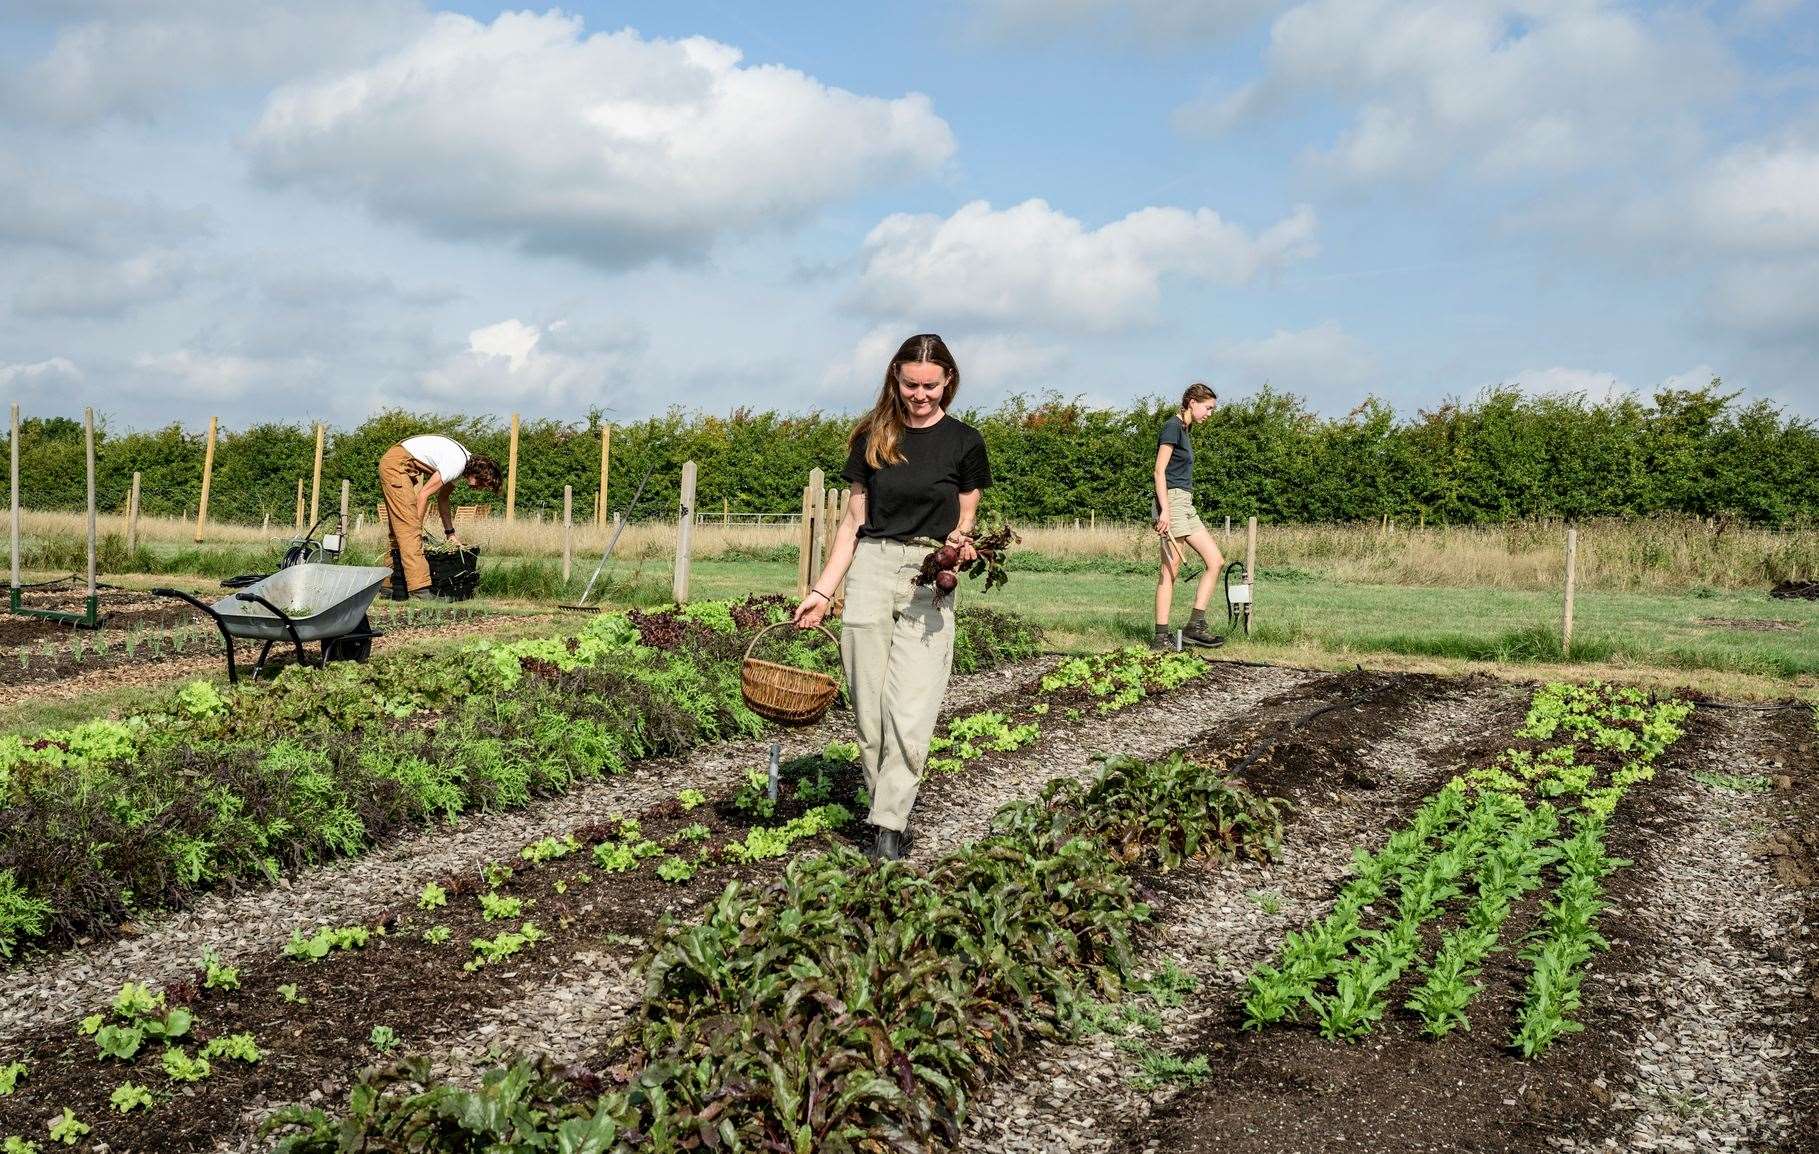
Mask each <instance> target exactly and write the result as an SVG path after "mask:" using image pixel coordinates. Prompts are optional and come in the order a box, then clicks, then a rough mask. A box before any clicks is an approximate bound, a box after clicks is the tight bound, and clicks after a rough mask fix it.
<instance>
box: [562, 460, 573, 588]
mask: <svg viewBox="0 0 1819 1154" xmlns="http://www.w3.org/2000/svg"><path fill="white" fill-rule="evenodd" d="M574 563H575V487H574V486H573V485H564V486H562V583H563V584H564V585H567V584H568V575H569V570H570V569H571V568H572V567H573V566H574Z"/></svg>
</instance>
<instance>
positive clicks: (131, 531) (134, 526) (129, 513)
mask: <svg viewBox="0 0 1819 1154" xmlns="http://www.w3.org/2000/svg"><path fill="white" fill-rule="evenodd" d="M126 551H127V552H128V553H136V552H138V551H139V470H137V469H134V470H133V487H132V490H131V491H130V492H128V493H127V496H126Z"/></svg>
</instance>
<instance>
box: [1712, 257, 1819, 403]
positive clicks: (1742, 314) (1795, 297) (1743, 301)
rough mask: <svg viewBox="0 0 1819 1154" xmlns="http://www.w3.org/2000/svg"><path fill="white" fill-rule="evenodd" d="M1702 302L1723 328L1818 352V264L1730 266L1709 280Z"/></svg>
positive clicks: (1786, 262)
mask: <svg viewBox="0 0 1819 1154" xmlns="http://www.w3.org/2000/svg"><path fill="white" fill-rule="evenodd" d="M1705 303H1706V308H1707V310H1708V312H1709V314H1710V316H1711V317H1712V319H1713V320H1715V321H1717V322H1718V323H1719V324H1720V325H1722V326H1724V327H1725V328H1727V329H1731V330H1733V331H1737V332H1741V333H1745V334H1748V335H1749V336H1751V337H1755V338H1759V339H1785V340H1794V341H1797V342H1800V343H1803V344H1805V345H1807V346H1808V347H1810V348H1812V349H1813V350H1814V352H1816V353H1819V260H1781V261H1777V260H1766V261H1749V262H1740V263H1736V264H1733V265H1731V266H1729V267H1727V268H1725V269H1724V270H1723V271H1722V272H1720V273H1719V274H1718V275H1717V276H1715V277H1714V278H1713V281H1712V286H1711V289H1710V291H1709V292H1708V293H1707V296H1706V302H1705ZM1808 376H1809V378H1810V376H1811V374H1810V372H1809V374H1808Z"/></svg>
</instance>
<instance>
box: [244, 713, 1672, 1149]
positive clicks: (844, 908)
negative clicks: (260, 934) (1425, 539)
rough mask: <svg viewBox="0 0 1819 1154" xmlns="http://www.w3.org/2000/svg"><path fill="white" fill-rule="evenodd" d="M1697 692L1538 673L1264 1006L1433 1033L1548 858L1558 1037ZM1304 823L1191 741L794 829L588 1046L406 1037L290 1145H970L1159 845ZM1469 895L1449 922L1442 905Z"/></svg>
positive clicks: (1077, 1017)
mask: <svg viewBox="0 0 1819 1154" xmlns="http://www.w3.org/2000/svg"><path fill="white" fill-rule="evenodd" d="M1689 709H1690V707H1688V706H1686V705H1685V704H1683V703H1680V702H1673V701H1666V702H1657V701H1653V700H1651V699H1649V698H1647V697H1646V696H1644V695H1642V694H1639V693H1636V692H1634V691H1629V690H1620V689H1609V688H1606V687H1602V686H1591V687H1572V686H1549V687H1547V688H1545V689H1543V690H1541V691H1540V692H1538V693H1537V694H1536V696H1535V698H1534V701H1533V703H1532V708H1531V711H1530V714H1529V716H1528V719H1527V721H1526V723H1525V725H1524V727H1523V729H1522V731H1521V736H1523V737H1525V738H1528V739H1530V742H1529V743H1530V744H1531V745H1532V746H1534V748H1528V749H1524V750H1513V751H1511V752H1509V753H1507V754H1505V755H1504V756H1503V757H1502V758H1500V759H1499V760H1498V762H1497V763H1496V764H1494V765H1493V766H1491V767H1489V768H1486V769H1481V770H1477V771H1474V772H1472V773H1469V774H1467V775H1464V776H1462V777H1460V778H1458V779H1456V780H1454V781H1453V782H1451V783H1449V784H1448V785H1447V786H1446V787H1445V788H1444V789H1442V790H1441V791H1440V792H1439V793H1438V794H1437V795H1436V796H1435V797H1434V798H1432V799H1431V800H1430V801H1429V802H1428V803H1427V804H1426V805H1424V806H1423V807H1422V808H1421V810H1420V811H1419V813H1418V814H1417V815H1416V817H1415V818H1414V820H1413V821H1411V823H1410V824H1409V825H1408V826H1407V827H1405V828H1404V829H1401V830H1398V831H1395V832H1394V833H1392V835H1391V836H1390V838H1389V840H1388V843H1387V844H1386V846H1385V847H1384V849H1383V850H1382V851H1380V852H1379V853H1376V854H1371V853H1366V852H1363V851H1360V852H1359V854H1358V855H1357V858H1356V862H1355V865H1356V874H1355V877H1354V879H1353V880H1352V882H1351V883H1350V884H1348V885H1347V887H1346V888H1345V890H1344V891H1343V892H1342V893H1341V895H1340V900H1339V904H1338V905H1337V906H1336V907H1335V909H1334V910H1333V912H1332V913H1331V914H1330V915H1329V916H1328V917H1326V918H1324V919H1322V920H1321V921H1320V922H1319V923H1318V924H1316V925H1315V926H1313V927H1310V928H1309V929H1308V930H1307V931H1304V932H1302V933H1300V934H1296V935H1292V936H1291V938H1290V941H1289V944H1288V946H1287V948H1286V949H1285V951H1284V957H1283V959H1282V961H1281V962H1280V963H1279V964H1277V965H1274V966H1265V967H1262V968H1260V969H1259V971H1258V972H1257V974H1256V975H1254V976H1253V978H1252V982H1251V993H1252V997H1251V1000H1250V1001H1249V1002H1248V1003H1247V1004H1246V1007H1245V1009H1246V1012H1247V1013H1248V1014H1249V1015H1250V1017H1251V1020H1252V1021H1253V1023H1254V1024H1257V1025H1263V1024H1266V1023H1268V1022H1276V1021H1282V1020H1284V1019H1289V1018H1294V1017H1296V1016H1297V1015H1298V1014H1299V1013H1300V1012H1302V1011H1303V1010H1307V1009H1311V1010H1312V1011H1313V1012H1314V1013H1315V1014H1316V1015H1317V1017H1318V1018H1319V1020H1320V1023H1321V1026H1322V1029H1323V1030H1324V1031H1325V1032H1327V1033H1329V1034H1330V1035H1331V1036H1335V1037H1357V1036H1360V1035H1362V1034H1363V1033H1365V1032H1366V1031H1368V1030H1369V1028H1370V1027H1371V1025H1372V1024H1374V1023H1375V1022H1377V1021H1379V1020H1380V1019H1381V1018H1382V1016H1383V1013H1384V1011H1385V1009H1386V1008H1387V1005H1388V996H1389V993H1390V991H1391V990H1392V989H1393V988H1400V989H1403V990H1404V991H1406V992H1407V993H1408V996H1409V1001H1408V1005H1409V1006H1410V1007H1411V1008H1413V1009H1416V1010H1417V1011H1418V1012H1419V1013H1420V1014H1421V1016H1422V1020H1423V1022H1424V1024H1425V1026H1426V1029H1427V1031H1428V1032H1429V1033H1431V1034H1435V1035H1442V1034H1445V1033H1447V1032H1448V1031H1449V1030H1451V1029H1453V1028H1456V1027H1460V1026H1466V1025H1468V1023H1467V1021H1466V1019H1465V1016H1464V1007H1465V1004H1466V1003H1467V1002H1469V1001H1470V997H1469V993H1471V992H1476V989H1477V987H1476V986H1474V985H1472V984H1471V977H1472V975H1473V974H1475V972H1476V965H1477V963H1478V962H1480V961H1481V960H1482V958H1483V956H1484V955H1485V954H1486V953H1488V952H1489V951H1490V950H1491V949H1495V948H1497V936H1496V931H1497V928H1498V927H1499V926H1501V925H1502V924H1503V923H1504V922H1505V921H1506V920H1507V919H1508V917H1509V914H1510V911H1511V908H1512V907H1513V905H1514V903H1516V902H1517V901H1518V900H1519V899H1520V898H1521V897H1522V896H1524V895H1525V894H1527V893H1528V892H1529V891H1531V890H1533V889H1535V888H1537V887H1538V886H1539V885H1540V884H1542V881H1543V877H1544V874H1545V873H1547V872H1549V871H1551V872H1552V874H1553V876H1554V879H1555V883H1556V884H1555V897H1554V899H1553V900H1552V901H1551V902H1548V903H1546V904H1545V906H1544V908H1543V910H1542V913H1541V916H1540V919H1539V923H1538V925H1537V928H1536V932H1535V934H1534V936H1533V938H1532V940H1531V945H1530V947H1529V949H1528V951H1527V952H1526V957H1527V958H1528V959H1529V960H1530V962H1531V966H1532V971H1533V977H1532V978H1531V981H1530V983H1529V989H1528V995H1527V999H1526V1001H1525V1003H1524V1008H1523V1011H1522V1022H1521V1025H1520V1027H1519V1029H1518V1031H1517V1033H1516V1035H1515V1036H1514V1037H1513V1039H1512V1044H1513V1045H1514V1046H1515V1048H1517V1049H1518V1050H1520V1051H1521V1052H1523V1053H1525V1054H1533V1053H1535V1052H1537V1051H1538V1050H1539V1049H1540V1048H1541V1047H1542V1046H1544V1045H1545V1044H1546V1042H1547V1041H1548V1040H1550V1039H1551V1038H1553V1037H1557V1036H1558V1035H1559V1034H1560V1033H1563V1032H1566V1031H1568V1030H1570V1029H1572V1028H1573V1025H1572V1023H1571V1020H1570V1017H1569V1015H1570V1013H1571V1011H1572V1010H1573V1009H1574V1008H1575V1006H1576V1001H1575V995H1576V989H1577V981H1578V978H1579V976H1581V975H1582V974H1583V969H1584V965H1585V962H1586V960H1587V958H1588V957H1589V955H1590V949H1591V948H1594V947H1595V946H1596V945H1597V944H1598V940H1597V939H1596V935H1595V932H1593V931H1592V930H1591V928H1590V922H1591V919H1592V918H1593V917H1595V914H1596V912H1597V909H1598V906H1599V898H1598V895H1597V884H1598V879H1599V878H1600V877H1601V876H1603V874H1605V873H1608V872H1609V870H1610V869H1612V868H1615V866H1616V865H1618V864H1621V863H1619V862H1617V861H1616V860H1615V859H1612V858H1610V857H1609V856H1608V855H1607V854H1606V853H1605V852H1604V849H1603V839H1604V835H1605V827H1606V822H1607V820H1608V819H1609V817H1610V815H1611V813H1612V812H1613V811H1614V809H1615V807H1616V805H1617V804H1618V803H1619V802H1620V801H1621V799H1622V797H1623V795H1624V793H1625V791H1627V790H1628V789H1630V788H1631V787H1633V786H1634V785H1635V784H1637V783H1639V782H1641V781H1645V780H1647V779H1648V778H1649V777H1650V776H1652V775H1653V772H1654V768H1653V763H1654V762H1655V760H1656V759H1657V758H1658V757H1659V755H1660V754H1661V753H1662V752H1663V751H1664V750H1665V749H1666V748H1667V747H1668V746H1669V745H1670V744H1671V743H1672V742H1673V741H1674V740H1675V739H1676V738H1677V737H1678V736H1679V735H1680V732H1681V723H1682V722H1683V721H1684V719H1685V717H1686V715H1687V713H1688V712H1689ZM1550 742H1552V744H1549V743H1550ZM1601 771H1602V772H1601ZM1563 828H1570V830H1571V832H1570V833H1563V832H1562V831H1563ZM1280 829H1281V815H1280V812H1279V810H1278V808H1277V805H1276V804H1275V803H1273V802H1271V801H1269V800H1267V799H1263V798H1260V797H1257V796H1255V795H1253V794H1251V793H1249V792H1248V791H1246V790H1244V789H1243V788H1242V787H1239V786H1235V785H1234V784H1233V783H1231V782H1230V781H1228V780H1227V779H1226V778H1224V777H1223V776H1222V774H1221V772H1220V771H1219V770H1218V769H1216V768H1210V767H1208V766H1205V765H1201V764H1197V763H1195V762H1193V761H1190V760H1187V759H1184V758H1182V757H1180V756H1179V755H1176V756H1171V757H1168V758H1164V759H1161V760H1157V761H1148V762H1145V761H1138V760H1133V759H1117V760H1113V761H1111V762H1109V763H1107V764H1106V765H1105V766H1104V768H1103V770H1102V771H1101V773H1100V774H1099V775H1098V777H1097V779H1096V780H1095V781H1094V782H1093V783H1092V784H1091V785H1088V786H1082V785H1080V784H1078V783H1074V782H1069V781H1059V782H1056V783H1053V784H1051V785H1050V786H1049V787H1048V789H1047V790H1046V791H1045V792H1044V793H1043V795H1042V796H1041V797H1040V798H1039V799H1036V800H1030V801H1024V802H1018V803H1015V804H1012V805H1010V806H1007V807H1005V808H1004V809H1003V810H1002V811H1000V813H999V814H998V815H997V817H996V819H995V820H994V822H993V825H992V833H991V835H990V836H989V837H986V838H984V839H982V840H980V841H978V842H976V843H973V844H970V845H968V846H966V847H964V848H963V849H961V850H959V851H958V852H956V853H954V854H951V855H949V856H948V857H946V858H944V859H942V860H941V861H940V862H939V863H937V864H936V865H935V866H933V867H932V868H931V869H930V870H928V871H927V872H926V873H924V872H920V871H914V870H908V869H904V868H901V867H899V866H897V865H886V866H883V867H870V866H868V865H867V864H866V863H864V862H863V861H862V860H861V859H859V858H857V857H856V856H855V855H853V854H851V853H850V852H846V851H840V850H836V851H835V852H832V853H826V854H820V855H814V856H807V857H803V858H799V859H797V860H796V861H794V862H792V863H791V864H790V865H789V866H788V867H787V869H786V870H785V873H784V876H783V877H782V879H781V880H779V881H777V882H775V883H773V884H770V885H764V886H740V885H730V886H729V887H728V888H727V889H726V890H725V891H724V892H723V893H722V895H721V897H720V898H719V900H718V901H717V902H716V903H714V905H713V906H711V907H710V908H709V909H708V910H707V911H706V912H705V914H704V915H703V916H701V917H700V918H699V919H698V920H696V921H694V922H693V923H691V924H686V925H677V926H672V927H671V928H670V929H669V931H668V932H667V934H666V935H665V937H664V938H663V939H662V940H661V941H660V942H659V943H658V944H657V945H656V946H655V947H654V949H653V951H652V953H651V954H650V955H649V956H648V957H647V959H646V962H645V973H646V975H647V983H646V991H645V996H644V998H643V1001H642V1003H641V1005H640V1006H639V1008H638V1011H637V1013H636V1015H635V1017H634V1020H633V1022H632V1023H631V1025H630V1026H629V1027H628V1028H627V1029H626V1030H624V1031H623V1032H622V1033H621V1034H620V1035H619V1036H617V1037H615V1038H613V1039H611V1040H610V1041H609V1042H608V1043H607V1044H606V1045H605V1046H604V1047H603V1048H602V1049H601V1050H600V1052H599V1053H598V1054H597V1055H595V1059H594V1060H593V1061H591V1062H590V1063H588V1064H587V1066H585V1067H581V1068H574V1067H571V1068H568V1069H562V1070H559V1069H557V1068H555V1067H554V1066H552V1065H550V1064H549V1063H548V1062H547V1061H546V1060H543V1059H539V1058H535V1057H532V1058H525V1059H521V1060H519V1061H517V1062H516V1063H515V1064H513V1065H510V1066H504V1067H499V1068H496V1069H494V1070H492V1071H490V1072H489V1073H488V1074H487V1075H486V1076H485V1078H484V1079H483V1081H482V1083H481V1085H480V1086H479V1087H478V1088H476V1089H468V1088H464V1087H462V1086H458V1085H454V1084H451V1083H448V1082H446V1081H442V1080H438V1079H436V1078H435V1077H433V1076H432V1074H431V1070H430V1064H429V1062H428V1061H427V1060H425V1059H421V1058H417V1059H411V1060H407V1061H405V1062H402V1063H399V1064H396V1065H392V1066H388V1067H384V1068H380V1069H375V1070H371V1071H368V1072H367V1074H365V1075H364V1076H363V1078H362V1081H361V1084H360V1085H359V1086H358V1087H357V1088H356V1089H355V1090H354V1092H353V1093H352V1094H351V1095H350V1097H349V1099H348V1102H347V1105H346V1107H345V1109H344V1110H342V1111H340V1112H338V1113H329V1112H325V1111H322V1110H320V1109H317V1108H314V1107H296V1108H292V1109H290V1110H287V1111H286V1112H284V1113H283V1114H282V1115H281V1116H280V1117H279V1118H278V1119H277V1121H276V1123H275V1128H276V1129H277V1130H278V1131H279V1132H280V1133H281V1134H282V1139H281V1142H280V1144H279V1146H278V1149H280V1150H282V1151H287V1152H290V1154H327V1152H330V1151H343V1150H351V1149H364V1148H373V1146H374V1145H375V1144H378V1145H384V1146H385V1147H386V1148H397V1149H435V1150H446V1151H474V1152H478V1151H531V1150H544V1149H564V1150H582V1149H587V1150H597V1151H634V1150H635V1151H673V1150H683V1149H724V1150H792V1151H810V1150H861V1149H886V1148H918V1149H920V1148H928V1147H947V1146H952V1145H954V1144H957V1142H958V1140H959V1138H960V1134H961V1129H962V1127H963V1126H964V1124H965V1120H966V1118H967V1108H968V1103H969V1098H970V1095H971V1094H972V1092H973V1091H974V1090H975V1089H976V1088H977V1087H978V1086H979V1085H980V1084H981V1083H982V1081H983V1079H984V1078H985V1077H986V1076H987V1075H988V1074H989V1073H990V1072H991V1071H992V1070H994V1069H995V1068H999V1067H1002V1066H1003V1065H1004V1064H1005V1063H1006V1062H1007V1061H1008V1060H1009V1058H1010V1057H1011V1056H1012V1055H1013V1054H1015V1053H1016V1052H1017V1051H1019V1050H1020V1049H1021V1048H1022V1047H1023V1046H1024V1045H1025V1043H1026V1042H1027V1041H1028V1040H1029V1039H1031V1038H1053V1037H1059V1036H1064V1035H1066V1034H1067V1033H1068V1032H1069V1031H1071V1030H1073V1029H1075V1028H1077V1027H1080V1026H1082V1025H1090V1024H1091V1019H1092V1018H1093V1017H1094V1006H1095V1003H1096V1000H1097V999H1113V1000H1116V999H1118V998H1119V997H1121V996H1122V995H1123V994H1124V993H1125V992H1127V991H1128V990H1130V989H1131V987H1132V983H1133V979H1134V978H1135V975H1136V956H1135V955H1136V947H1137V945H1138V943H1139V940H1140V935H1141V933H1142V931H1143V928H1144V926H1145V923H1146V922H1148V921H1149V919H1150V911H1149V909H1148V907H1147V906H1146V905H1145V904H1144V903H1143V902H1142V901H1141V900H1139V895H1138V890H1137V888H1136V882H1137V878H1138V875H1139V874H1140V872H1142V871H1147V870H1158V869H1167V868H1170V867H1171V866H1173V865H1175V864H1178V863H1180V862H1181V861H1182V860H1184V859H1185V858H1188V857H1193V856H1205V857H1213V858H1218V857H1222V856H1229V855H1235V854H1249V855H1253V856H1256V857H1258V858H1262V857H1265V856H1267V855H1268V854H1270V853H1271V852H1272V850H1273V847H1274V846H1275V845H1276V843H1277V840H1278V837H1279V834H1280ZM1467 897H1470V898H1471V899H1472V900H1471V901H1470V903H1469V904H1465V903H1464V899H1465V898H1467ZM1448 909H1453V910H1455V911H1456V912H1457V913H1458V914H1459V917H1458V919H1457V922H1456V924H1455V925H1454V926H1453V928H1452V929H1451V930H1450V931H1449V932H1447V933H1446V934H1445V935H1444V936H1440V937H1438V938H1437V939H1436V938H1435V936H1434V935H1432V934H1423V933H1422V932H1421V928H1422V927H1423V926H1424V925H1425V924H1427V923H1429V922H1431V921H1432V920H1434V919H1435V918H1436V917H1438V916H1439V915H1440V914H1441V913H1442V912H1443V911H1446V910H1448ZM1372 920H1375V922H1376V924H1375V925H1370V924H1368V923H1370V922H1371V921H1372ZM1424 953H1426V954H1427V955H1428V956H1427V957H1426V959H1425V960H1423V958H1422V955H1423V954H1424ZM1448 987H1461V988H1463V989H1464V990H1465V991H1466V992H1467V995H1466V996H1464V997H1463V998H1462V997H1461V994H1460V990H1459V989H1453V990H1452V991H1451V993H1448ZM602 1070H604V1071H607V1073H606V1074H605V1075H602V1074H600V1073H598V1072H597V1071H602Z"/></svg>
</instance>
